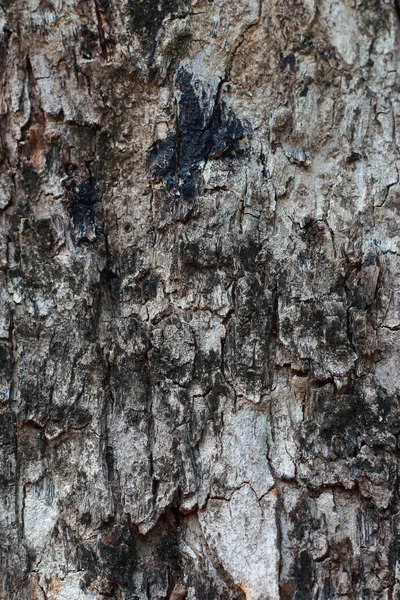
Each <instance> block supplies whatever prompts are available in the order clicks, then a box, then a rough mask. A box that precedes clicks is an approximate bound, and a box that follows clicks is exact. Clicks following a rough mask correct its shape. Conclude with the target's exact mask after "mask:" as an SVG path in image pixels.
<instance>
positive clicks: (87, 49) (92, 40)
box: [80, 26, 99, 60]
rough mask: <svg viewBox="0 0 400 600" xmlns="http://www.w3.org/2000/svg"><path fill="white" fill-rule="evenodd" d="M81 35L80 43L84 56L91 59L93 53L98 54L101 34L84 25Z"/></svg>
mask: <svg viewBox="0 0 400 600" xmlns="http://www.w3.org/2000/svg"><path fill="white" fill-rule="evenodd" d="M81 37H82V41H81V45H80V51H81V55H82V58H85V59H86V60H91V59H92V58H93V54H96V51H97V49H98V39H99V36H98V34H97V33H95V32H94V31H91V30H90V29H89V28H88V27H86V26H84V27H82V29H81Z"/></svg>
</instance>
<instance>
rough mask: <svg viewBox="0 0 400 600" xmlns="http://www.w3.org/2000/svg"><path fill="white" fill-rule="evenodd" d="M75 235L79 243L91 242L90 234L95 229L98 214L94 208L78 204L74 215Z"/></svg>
mask: <svg viewBox="0 0 400 600" xmlns="http://www.w3.org/2000/svg"><path fill="white" fill-rule="evenodd" d="M72 222H73V225H74V230H75V235H76V237H77V239H78V240H79V241H81V240H87V241H89V237H88V232H89V231H90V232H91V231H93V230H94V229H95V223H96V213H95V211H94V208H93V207H92V206H85V205H84V204H76V205H75V208H74V211H73V213H72Z"/></svg>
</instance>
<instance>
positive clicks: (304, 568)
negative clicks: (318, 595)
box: [294, 550, 313, 600]
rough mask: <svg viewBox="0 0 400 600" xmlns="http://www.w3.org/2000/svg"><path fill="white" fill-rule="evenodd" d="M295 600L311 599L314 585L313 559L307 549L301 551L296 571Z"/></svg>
mask: <svg viewBox="0 0 400 600" xmlns="http://www.w3.org/2000/svg"><path fill="white" fill-rule="evenodd" d="M294 578H295V584H296V593H295V600H311V598H312V587H313V561H312V558H311V556H310V555H309V553H308V552H307V551H306V550H303V551H302V552H300V555H299V558H298V560H297V564H296V567H295V572H294Z"/></svg>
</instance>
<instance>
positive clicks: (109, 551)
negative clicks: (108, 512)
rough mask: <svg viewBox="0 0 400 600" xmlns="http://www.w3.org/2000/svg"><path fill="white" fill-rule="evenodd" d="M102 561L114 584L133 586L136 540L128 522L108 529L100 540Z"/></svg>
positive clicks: (126, 586)
mask: <svg viewBox="0 0 400 600" xmlns="http://www.w3.org/2000/svg"><path fill="white" fill-rule="evenodd" d="M99 555H100V561H101V564H102V567H103V569H104V571H105V572H106V573H107V577H108V579H109V581H110V582H111V583H112V584H113V587H114V586H120V587H125V588H128V589H129V588H132V586H133V582H132V574H133V571H134V569H135V566H136V564H137V555H136V551H135V545H134V540H133V538H132V535H131V532H130V529H129V527H128V525H127V524H126V523H122V524H118V525H115V526H114V527H112V528H111V529H108V530H107V531H105V532H104V534H103V535H102V537H101V539H100V542H99Z"/></svg>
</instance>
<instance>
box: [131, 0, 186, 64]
mask: <svg viewBox="0 0 400 600" xmlns="http://www.w3.org/2000/svg"><path fill="white" fill-rule="evenodd" d="M128 7H129V10H130V16H131V19H130V26H131V30H132V32H133V33H135V34H137V35H138V36H139V38H140V40H141V43H142V48H143V50H144V51H145V52H150V53H152V51H154V47H155V44H156V43H157V42H156V36H157V32H158V29H159V27H160V26H161V24H162V22H163V20H164V19H165V18H167V17H168V16H170V17H172V18H177V17H178V18H179V17H184V16H185V15H187V14H188V13H189V12H190V9H191V3H190V1H189V0H158V1H157V0H128Z"/></svg>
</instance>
